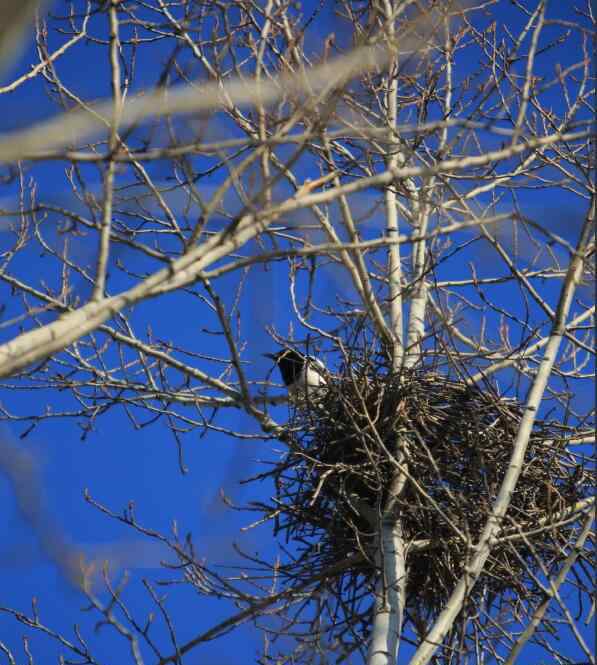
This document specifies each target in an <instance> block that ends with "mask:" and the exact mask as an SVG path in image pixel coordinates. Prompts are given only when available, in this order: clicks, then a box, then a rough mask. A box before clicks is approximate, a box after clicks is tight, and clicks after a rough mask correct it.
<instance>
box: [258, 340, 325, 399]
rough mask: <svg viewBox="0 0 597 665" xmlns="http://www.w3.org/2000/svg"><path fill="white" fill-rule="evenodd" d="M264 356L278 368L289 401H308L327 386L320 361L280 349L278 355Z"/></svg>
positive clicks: (290, 350) (268, 354) (323, 366)
mask: <svg viewBox="0 0 597 665" xmlns="http://www.w3.org/2000/svg"><path fill="white" fill-rule="evenodd" d="M264 355H265V357H266V358H271V359H272V360H273V361H274V362H275V363H276V365H277V366H278V369H279V370H280V374H281V375H282V381H284V385H285V386H286V389H287V390H288V396H289V397H290V398H291V399H293V400H297V399H304V398H305V397H306V398H307V399H309V398H313V397H316V396H318V395H321V391H322V389H324V387H325V385H326V384H327V381H326V375H327V370H326V367H325V365H324V364H323V363H322V362H321V360H319V359H317V358H313V357H312V356H304V355H303V354H302V353H299V352H298V351H295V350H294V349H282V350H281V351H278V353H265V354H264Z"/></svg>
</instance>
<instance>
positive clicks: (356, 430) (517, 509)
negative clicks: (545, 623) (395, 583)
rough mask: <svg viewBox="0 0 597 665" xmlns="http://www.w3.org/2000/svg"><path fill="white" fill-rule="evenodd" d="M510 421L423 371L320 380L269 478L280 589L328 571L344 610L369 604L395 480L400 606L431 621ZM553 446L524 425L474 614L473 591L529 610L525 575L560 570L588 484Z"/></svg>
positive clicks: (460, 558) (507, 452)
mask: <svg viewBox="0 0 597 665" xmlns="http://www.w3.org/2000/svg"><path fill="white" fill-rule="evenodd" d="M521 418H522V408H521V406H520V404H519V403H518V402H516V401H514V400H511V399H505V398H501V397H500V396H498V395H497V394H496V393H495V391H494V390H492V389H491V388H490V387H489V386H485V387H483V388H479V387H477V386H469V385H467V384H466V382H463V381H456V380H452V379H449V378H447V377H446V376H443V375H441V374H438V373H435V372H424V371H411V372H408V373H403V374H402V375H400V376H396V375H391V374H389V373H384V372H379V373H377V372H371V371H370V368H369V370H368V371H363V372H362V373H361V374H357V375H355V374H354V372H353V371H350V372H347V373H346V375H345V376H343V377H340V378H337V379H335V380H334V381H333V382H330V384H329V387H328V388H327V389H326V391H325V394H321V395H317V396H311V397H310V398H308V399H307V401H306V402H305V403H303V404H302V405H300V406H298V407H297V408H296V411H295V414H294V417H293V419H292V422H291V429H292V432H293V435H292V441H291V446H290V451H289V452H288V453H287V454H286V455H285V457H284V458H283V459H282V460H280V462H279V463H277V464H276V466H275V468H273V469H272V470H271V472H270V474H271V475H272V476H273V477H274V479H275V484H276V488H277V490H276V491H277V496H276V497H275V502H274V504H273V505H272V506H270V507H269V514H270V515H274V514H275V524H276V531H277V532H278V533H279V534H284V535H285V536H286V538H287V539H288V541H292V542H293V543H294V544H295V545H296V548H297V549H298V556H297V557H296V558H295V559H294V561H293V566H292V577H293V580H294V582H293V583H300V581H301V574H302V573H301V571H304V575H305V579H307V577H308V575H313V572H314V571H323V570H326V569H328V570H329V569H330V568H331V569H332V570H336V571H337V573H336V574H335V575H333V576H332V577H331V578H328V583H329V584H332V585H335V590H336V591H339V592H341V594H340V595H342V597H343V598H344V602H346V603H348V604H349V605H350V604H351V603H353V604H357V603H358V602H359V601H361V602H362V601H363V599H364V598H365V597H369V598H370V595H369V593H370V589H371V584H372V583H373V581H374V578H375V577H376V574H377V567H378V566H377V564H376V558H375V553H376V551H377V549H378V547H377V544H378V534H379V531H380V519H381V515H382V513H383V511H384V507H385V506H386V501H387V498H388V494H389V491H390V489H389V488H390V487H391V484H392V480H393V478H395V476H396V472H397V471H400V470H403V471H405V472H406V474H407V481H406V485H405V487H404V489H403V491H402V493H401V494H400V496H399V498H398V500H397V503H396V506H395V508H396V512H395V514H396V515H397V516H399V519H400V520H401V524H402V529H403V533H404V537H405V539H406V541H407V543H408V551H407V571H408V578H407V608H409V607H410V608H411V610H413V611H416V612H417V615H418V616H422V615H425V616H426V617H427V618H430V617H432V616H433V615H435V614H436V613H437V612H439V611H440V610H441V608H442V607H443V606H444V604H445V601H446V599H447V597H448V596H449V595H450V593H451V592H452V590H453V588H454V585H455V583H456V581H457V580H458V579H459V578H460V576H461V575H462V573H463V569H464V566H465V565H466V561H467V558H468V557H469V556H470V554H471V550H470V548H471V545H472V544H474V543H475V542H477V541H478V538H479V535H480V533H481V531H482V529H483V527H484V525H485V523H486V521H487V518H488V515H489V513H490V510H491V506H492V504H493V502H494V500H495V498H496V495H497V493H498V491H499V488H500V485H501V482H502V480H503V478H504V474H505V473H506V469H507V467H508V463H509V460H510V456H511V453H512V444H513V441H514V437H515V435H516V432H517V430H518V426H519V423H520V420H521ZM564 437H565V432H564V430H563V428H562V427H560V426H558V425H557V424H554V423H548V422H544V421H543V422H537V423H536V425H535V427H534V430H533V433H532V435H531V438H530V442H529V445H528V450H527V453H526V457H525V464H524V468H523V470H522V473H521V476H520V479H519V482H518V483H517V486H516V489H515V491H514V493H513V496H512V501H511V505H510V509H509V511H508V516H507V519H506V520H505V521H504V523H503V525H502V527H501V532H500V537H499V540H498V542H497V543H496V545H495V547H494V548H493V549H492V553H491V556H490V558H489V560H488V562H487V564H486V566H485V571H484V573H483V575H482V577H481V578H480V579H479V581H478V583H477V585H476V586H475V589H474V592H473V593H472V594H471V596H470V600H471V601H472V602H473V603H475V601H476V600H478V599H479V597H480V595H481V594H485V598H487V594H490V595H491V597H492V598H496V597H498V598H499V597H502V598H503V597H506V596H507V595H508V594H509V593H510V592H512V593H513V594H515V595H516V597H517V598H518V599H519V600H520V599H523V600H524V599H525V598H526V599H529V595H530V594H531V595H532V594H534V593H537V594H539V591H538V589H537V587H536V584H535V583H534V581H533V580H534V575H535V574H536V573H537V572H538V571H539V574H541V573H540V569H541V568H542V566H544V567H545V569H547V570H548V571H553V570H554V568H557V566H558V565H559V564H560V563H561V552H562V549H561V547H562V546H563V545H565V544H566V543H567V542H569V540H568V536H569V535H570V533H571V530H572V529H573V528H574V525H573V520H570V519H569V518H570V507H571V506H575V505H577V504H578V502H579V501H582V500H583V499H585V498H586V496H585V493H586V491H587V490H586V488H587V487H588V486H590V483H587V482H586V479H585V478H583V477H582V476H583V474H585V473H586V472H587V471H586V470H585V469H583V468H581V467H580V466H579V465H577V464H576V463H575V461H574V460H573V459H572V458H570V457H569V456H568V455H567V454H566V453H565V451H564V444H563V440H564ZM400 453H401V454H402V455H403V459H404V461H405V464H403V465H399V464H398V462H397V459H399V454H400ZM583 488H584V489H583ZM264 508H265V506H264ZM567 511H568V512H567ZM567 515H568V522H569V523H568V525H567V524H566V516H567ZM554 523H557V528H554V527H553V524H554ZM353 610H354V608H353ZM362 618H364V617H363V616H362Z"/></svg>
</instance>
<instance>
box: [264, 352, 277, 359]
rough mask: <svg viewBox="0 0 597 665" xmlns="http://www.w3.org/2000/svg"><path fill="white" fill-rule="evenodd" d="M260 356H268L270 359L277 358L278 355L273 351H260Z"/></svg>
mask: <svg viewBox="0 0 597 665" xmlns="http://www.w3.org/2000/svg"><path fill="white" fill-rule="evenodd" d="M261 355H262V356H264V357H265V358H270V359H271V360H277V359H278V356H277V355H276V354H275V353H262V354H261Z"/></svg>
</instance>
